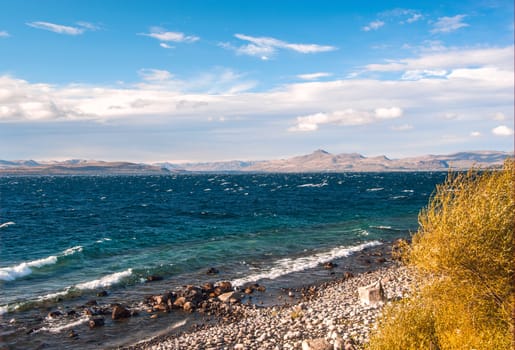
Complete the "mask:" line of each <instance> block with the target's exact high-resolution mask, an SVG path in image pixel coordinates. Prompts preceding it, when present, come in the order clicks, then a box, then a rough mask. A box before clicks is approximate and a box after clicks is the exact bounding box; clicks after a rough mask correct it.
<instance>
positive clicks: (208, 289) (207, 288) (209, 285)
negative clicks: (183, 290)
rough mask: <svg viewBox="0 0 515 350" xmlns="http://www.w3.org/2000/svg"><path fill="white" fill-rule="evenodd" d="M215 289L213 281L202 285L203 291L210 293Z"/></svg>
mask: <svg viewBox="0 0 515 350" xmlns="http://www.w3.org/2000/svg"><path fill="white" fill-rule="evenodd" d="M213 289H215V286H214V285H213V283H211V282H206V283H204V285H202V291H203V292H205V293H210V292H212V291H213Z"/></svg>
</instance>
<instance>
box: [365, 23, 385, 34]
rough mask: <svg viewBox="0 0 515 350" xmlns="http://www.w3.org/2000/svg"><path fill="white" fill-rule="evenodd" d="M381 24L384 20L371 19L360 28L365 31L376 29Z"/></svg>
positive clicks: (382, 24)
mask: <svg viewBox="0 0 515 350" xmlns="http://www.w3.org/2000/svg"><path fill="white" fill-rule="evenodd" d="M382 26H384V22H383V21H372V22H370V23H369V24H367V25H366V26H364V27H363V28H361V29H362V30H363V31H365V32H369V31H371V30H378V29H379V28H381V27H382Z"/></svg>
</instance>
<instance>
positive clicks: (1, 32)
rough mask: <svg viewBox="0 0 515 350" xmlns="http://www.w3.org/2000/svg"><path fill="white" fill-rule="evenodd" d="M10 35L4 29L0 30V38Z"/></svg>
mask: <svg viewBox="0 0 515 350" xmlns="http://www.w3.org/2000/svg"><path fill="white" fill-rule="evenodd" d="M10 36H11V35H10V34H9V33H8V32H7V31H5V30H0V38H8V37H10Z"/></svg>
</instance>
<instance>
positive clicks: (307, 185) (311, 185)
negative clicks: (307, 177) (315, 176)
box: [297, 181, 328, 188]
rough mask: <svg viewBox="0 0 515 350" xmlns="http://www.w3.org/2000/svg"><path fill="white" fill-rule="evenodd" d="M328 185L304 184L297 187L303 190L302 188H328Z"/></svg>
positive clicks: (323, 183) (324, 183)
mask: <svg viewBox="0 0 515 350" xmlns="http://www.w3.org/2000/svg"><path fill="white" fill-rule="evenodd" d="M327 185H328V183H327V182H325V181H324V182H322V183H319V184H311V183H309V184H303V185H298V186H297V187H299V188H302V187H324V186H327Z"/></svg>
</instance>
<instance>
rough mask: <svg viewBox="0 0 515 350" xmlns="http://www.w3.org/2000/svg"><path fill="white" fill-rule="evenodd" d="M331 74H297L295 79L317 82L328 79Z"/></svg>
mask: <svg viewBox="0 0 515 350" xmlns="http://www.w3.org/2000/svg"><path fill="white" fill-rule="evenodd" d="M331 75H332V74H331V73H326V72H318V73H308V74H299V75H297V78H299V79H302V80H317V79H319V78H326V77H330V76H331Z"/></svg>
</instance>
